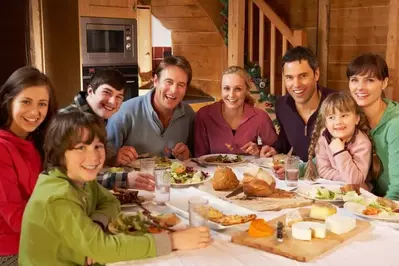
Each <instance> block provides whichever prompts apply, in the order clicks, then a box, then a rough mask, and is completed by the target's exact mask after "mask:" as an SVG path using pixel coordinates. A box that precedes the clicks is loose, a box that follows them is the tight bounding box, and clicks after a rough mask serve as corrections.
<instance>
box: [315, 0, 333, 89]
mask: <svg viewBox="0 0 399 266" xmlns="http://www.w3.org/2000/svg"><path fill="white" fill-rule="evenodd" d="M329 11H330V0H319V12H318V20H317V57H318V58H319V63H320V64H319V69H320V79H319V83H320V84H321V85H323V86H327V80H328V76H327V71H328V69H327V68H328V43H329V40H328V32H329V19H330V12H329Z"/></svg>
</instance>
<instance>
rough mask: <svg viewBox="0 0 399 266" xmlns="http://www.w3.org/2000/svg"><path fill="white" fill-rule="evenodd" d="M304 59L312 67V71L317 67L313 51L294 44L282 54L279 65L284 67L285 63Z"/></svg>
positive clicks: (317, 62) (317, 63) (317, 61)
mask: <svg viewBox="0 0 399 266" xmlns="http://www.w3.org/2000/svg"><path fill="white" fill-rule="evenodd" d="M302 60H306V61H307V62H308V64H309V66H310V67H311V68H312V70H313V73H314V72H316V70H317V69H318V68H319V60H318V59H317V57H316V55H315V54H314V53H313V51H312V50H311V49H309V48H307V47H303V46H296V47H294V48H291V49H289V50H288V51H287V52H286V53H285V54H284V56H283V60H282V63H281V67H282V68H284V65H285V63H291V62H295V61H299V63H300V62H301V61H302Z"/></svg>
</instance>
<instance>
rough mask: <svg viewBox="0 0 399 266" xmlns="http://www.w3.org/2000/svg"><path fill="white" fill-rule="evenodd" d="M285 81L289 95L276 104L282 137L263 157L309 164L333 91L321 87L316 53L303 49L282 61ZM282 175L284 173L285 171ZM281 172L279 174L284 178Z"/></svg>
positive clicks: (296, 48)
mask: <svg viewBox="0 0 399 266" xmlns="http://www.w3.org/2000/svg"><path fill="white" fill-rule="evenodd" d="M282 68H283V79H284V84H285V87H286V89H287V91H288V94H287V95H284V96H282V97H280V98H279V99H278V100H277V102H276V116H277V119H278V122H279V124H280V134H279V136H278V139H277V141H276V142H275V143H274V144H273V147H270V146H264V147H263V148H262V150H261V153H260V155H261V156H264V157H270V156H272V155H274V154H276V153H288V152H289V150H290V149H291V148H292V149H293V154H295V155H297V156H299V157H300V158H301V160H303V161H307V160H308V148H309V143H310V138H311V136H312V133H313V127H314V125H315V122H316V119H317V113H318V111H319V108H320V105H321V102H322V101H323V100H324V99H325V98H326V96H327V95H328V94H329V93H331V92H332V91H331V90H329V89H327V88H324V87H321V86H319V85H318V84H317V81H318V80H319V77H320V70H319V62H318V60H317V58H316V56H315V55H314V53H313V52H312V51H311V50H310V49H309V48H305V47H302V46H297V47H294V48H292V49H290V50H288V51H287V52H286V53H285V55H284V56H283V60H282ZM281 171H282V173H283V171H284V169H282V170H281ZM282 173H280V171H278V170H277V174H282Z"/></svg>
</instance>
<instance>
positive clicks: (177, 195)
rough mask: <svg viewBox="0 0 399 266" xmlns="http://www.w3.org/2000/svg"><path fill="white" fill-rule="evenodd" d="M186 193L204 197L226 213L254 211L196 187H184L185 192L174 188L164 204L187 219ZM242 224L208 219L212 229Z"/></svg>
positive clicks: (246, 213)
mask: <svg viewBox="0 0 399 266" xmlns="http://www.w3.org/2000/svg"><path fill="white" fill-rule="evenodd" d="M187 194H189V195H190V196H191V197H201V198H204V199H207V200H208V201H209V205H210V206H212V207H214V208H216V209H218V210H219V211H221V212H223V213H224V214H226V215H233V214H237V215H249V214H254V212H251V211H249V210H247V209H245V208H242V207H240V206H237V205H235V204H232V203H229V202H227V201H224V200H221V199H219V198H217V197H214V196H212V195H209V194H208V193H205V192H203V191H201V190H198V189H196V188H193V187H190V188H187V189H185V192H179V191H178V190H174V191H173V193H171V199H170V201H169V202H166V205H167V206H168V207H169V208H171V209H172V210H173V212H175V213H177V214H178V215H180V216H182V217H184V218H186V219H188V218H189V217H188V199H187ZM240 225H243V224H235V225H229V226H224V225H221V224H218V223H215V222H212V221H208V226H209V228H210V229H213V230H223V229H226V228H230V227H233V226H240Z"/></svg>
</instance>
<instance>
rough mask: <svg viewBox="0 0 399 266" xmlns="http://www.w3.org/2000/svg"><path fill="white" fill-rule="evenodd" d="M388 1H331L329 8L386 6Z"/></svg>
mask: <svg viewBox="0 0 399 266" xmlns="http://www.w3.org/2000/svg"><path fill="white" fill-rule="evenodd" d="M388 4H389V0H345V1H343V0H331V8H350V7H355V8H359V7H370V6H386V5H388Z"/></svg>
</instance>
